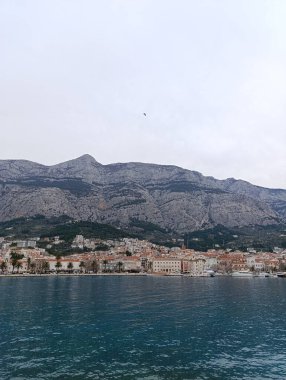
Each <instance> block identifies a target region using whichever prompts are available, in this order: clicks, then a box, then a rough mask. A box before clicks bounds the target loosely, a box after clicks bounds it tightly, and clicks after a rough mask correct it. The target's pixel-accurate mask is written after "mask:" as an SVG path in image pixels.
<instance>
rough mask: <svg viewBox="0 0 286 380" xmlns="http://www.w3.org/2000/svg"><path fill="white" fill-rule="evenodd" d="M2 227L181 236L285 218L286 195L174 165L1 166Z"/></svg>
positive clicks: (88, 161)
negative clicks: (33, 219) (89, 226)
mask: <svg viewBox="0 0 286 380" xmlns="http://www.w3.org/2000/svg"><path fill="white" fill-rule="evenodd" d="M0 194H1V197H0V221H7V220H12V219H15V218H20V217H30V216H34V215H44V216H46V217H58V216H62V215H66V216H69V217H71V218H73V219H75V220H89V221H94V222H98V223H108V224H111V225H113V226H116V227H124V228H126V227H132V228H137V229H139V230H140V223H141V224H142V223H145V224H146V223H150V225H156V226H158V228H161V229H164V230H167V231H169V230H172V231H176V232H179V233H184V232H187V231H196V230H201V229H206V228H212V227H214V226H217V225H223V226H226V227H235V226H237V227H243V226H248V225H261V226H265V225H275V224H279V223H281V222H283V221H285V220H286V190H282V189H267V188H263V187H259V186H254V185H252V184H250V183H248V182H244V181H241V180H235V179H227V180H217V179H215V178H213V177H205V176H203V175H202V174H200V173H198V172H196V171H190V170H185V169H182V168H179V167H176V166H168V165H155V164H143V163H135V162H131V163H117V164H110V165H102V164H100V163H99V162H97V161H96V160H95V159H94V158H93V157H91V156H90V155H84V156H81V157H79V158H77V159H74V160H71V161H67V162H64V163H60V164H57V165H53V166H44V165H40V164H38V163H34V162H30V161H25V160H2V161H0Z"/></svg>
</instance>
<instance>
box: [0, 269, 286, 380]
mask: <svg viewBox="0 0 286 380" xmlns="http://www.w3.org/2000/svg"><path fill="white" fill-rule="evenodd" d="M0 289H1V300H0V379H1V380H5V379H13V380H24V379H37V380H38V379H126V380H127V379H130V380H131V379H146V380H160V379H219V380H224V379H227V380H229V379H286V316H285V312H286V280H285V279H271V278H268V279H266V278H261V279H259V278H256V279H252V278H228V277H225V278H181V277H151V276H150V277H149V276H147V277H139V276H136V277H135V276H134V277H131V276H125V277H124V276H91V277H57V276H53V277H42V278H0Z"/></svg>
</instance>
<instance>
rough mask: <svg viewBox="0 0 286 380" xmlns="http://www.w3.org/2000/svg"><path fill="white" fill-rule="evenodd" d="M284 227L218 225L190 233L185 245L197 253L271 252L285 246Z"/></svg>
mask: <svg viewBox="0 0 286 380" xmlns="http://www.w3.org/2000/svg"><path fill="white" fill-rule="evenodd" d="M285 237H286V225H271V226H248V227H240V228H239V227H233V228H227V227H224V226H221V225H218V226H216V227H214V228H210V229H206V230H202V231H195V232H190V233H188V234H186V235H185V239H184V240H185V245H186V246H187V247H188V248H191V249H195V250H198V251H207V250H208V249H213V248H217V249H220V248H221V249H238V250H241V251H246V249H247V248H254V249H256V250H263V251H272V250H273V248H274V247H282V248H283V246H284V244H285V240H286V239H285Z"/></svg>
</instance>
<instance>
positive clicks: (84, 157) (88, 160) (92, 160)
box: [75, 154, 99, 164]
mask: <svg viewBox="0 0 286 380" xmlns="http://www.w3.org/2000/svg"><path fill="white" fill-rule="evenodd" d="M75 161H82V162H86V163H91V164H99V162H97V161H96V159H95V158H94V157H92V156H91V155H90V154H83V155H82V156H80V157H78V158H75Z"/></svg>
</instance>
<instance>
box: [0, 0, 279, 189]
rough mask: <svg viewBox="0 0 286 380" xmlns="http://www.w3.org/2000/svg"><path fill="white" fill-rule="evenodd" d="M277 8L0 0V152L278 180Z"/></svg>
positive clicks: (191, 1) (262, 1)
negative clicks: (85, 156)
mask: <svg viewBox="0 0 286 380" xmlns="http://www.w3.org/2000/svg"><path fill="white" fill-rule="evenodd" d="M285 19H286V1H284V0H211V1H208V0H200V1H197V0H104V1H102V0H42V1H38V0H0V54H1V59H0V132H1V135H0V136H1V137H0V138H1V140H0V141H1V149H0V159H27V160H32V161H36V162H39V163H42V164H46V165H53V164H56V163H59V162H62V161H67V160H69V159H73V158H75V157H78V156H81V155H83V154H86V153H88V154H90V155H92V156H93V157H94V158H95V159H96V160H97V161H99V162H101V163H103V164H108V163H114V162H129V161H136V162H152V163H158V164H168V165H177V166H180V167H183V168H186V169H190V170H196V171H199V172H201V173H202V174H204V175H210V176H213V177H216V178H219V179H225V178H229V177H234V178H237V179H244V180H247V181H249V182H251V183H254V184H256V185H260V186H266V187H272V188H275V187H276V188H284V189H286V170H285V169H286V23H285ZM144 113H146V116H145V115H144Z"/></svg>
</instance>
